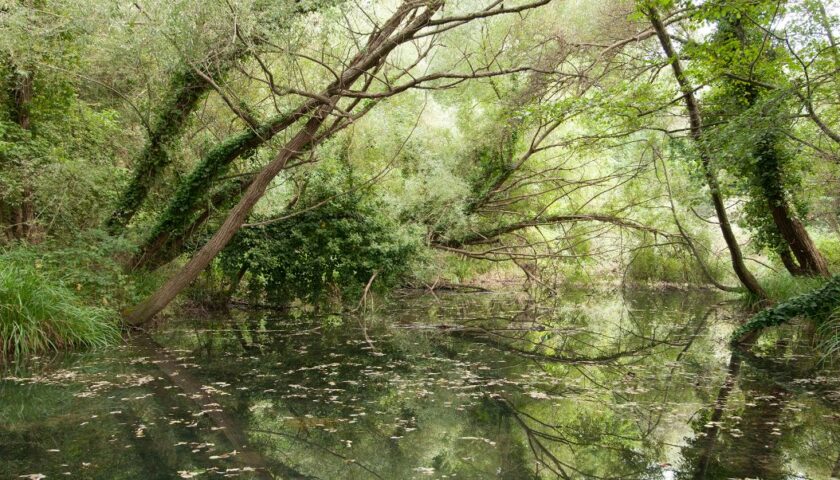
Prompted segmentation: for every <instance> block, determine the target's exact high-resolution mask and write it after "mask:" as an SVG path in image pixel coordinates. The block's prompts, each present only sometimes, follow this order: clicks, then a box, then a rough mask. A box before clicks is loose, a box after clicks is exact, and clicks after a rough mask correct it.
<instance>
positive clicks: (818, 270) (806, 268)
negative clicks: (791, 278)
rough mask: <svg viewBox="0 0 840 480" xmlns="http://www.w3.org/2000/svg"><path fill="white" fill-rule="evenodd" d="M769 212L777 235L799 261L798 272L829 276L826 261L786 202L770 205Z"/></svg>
mask: <svg viewBox="0 0 840 480" xmlns="http://www.w3.org/2000/svg"><path fill="white" fill-rule="evenodd" d="M771 213H772V215H773V222H774V223H775V224H776V228H778V230H779V235H781V236H782V238H783V239H784V240H785V242H786V243H787V244H788V245H789V246H790V250H791V251H792V252H793V255H794V256H795V257H796V260H797V262H798V263H799V272H801V274H803V275H811V276H820V277H825V278H828V277H830V276H831V272H829V270H828V262H826V260H825V257H823V255H822V253H820V251H819V249H818V248H817V246H816V244H815V243H814V241H813V240H812V239H811V236H810V235H808V231H807V230H805V227H804V226H803V225H802V222H800V221H799V219H798V218H796V217H795V216H793V215H792V214H791V212H790V209H789V208H788V205H787V204H786V203H781V204H776V205H772V206H771ZM785 266H787V264H785ZM791 273H792V274H794V275H795V274H796V273H794V272H791Z"/></svg>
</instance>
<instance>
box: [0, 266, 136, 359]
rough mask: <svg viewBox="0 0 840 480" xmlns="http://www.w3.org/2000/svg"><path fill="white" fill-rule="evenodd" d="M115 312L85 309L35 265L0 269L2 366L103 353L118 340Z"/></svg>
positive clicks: (68, 289) (77, 298) (98, 308)
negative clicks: (56, 355) (39, 356)
mask: <svg viewBox="0 0 840 480" xmlns="http://www.w3.org/2000/svg"><path fill="white" fill-rule="evenodd" d="M117 322H118V320H117V316H116V313H115V312H114V311H112V310H109V309H106V308H101V307H91V306H87V305H85V304H84V303H83V301H82V300H81V298H80V297H79V296H78V295H77V294H76V292H74V291H73V290H72V289H70V288H68V287H67V286H65V285H63V284H61V282H58V281H56V280H55V279H51V278H47V276H45V275H44V274H43V273H41V272H39V271H38V268H37V267H36V266H35V265H32V264H26V263H17V262H3V263H2V264H0V363H1V362H2V361H4V360H5V359H7V358H10V357H13V358H19V357H21V356H24V355H28V354H35V353H43V352H47V351H51V350H58V349H60V348H70V347H99V346H104V345H107V344H110V343H113V342H114V341H116V340H117V339H118V338H119V329H118V323H117Z"/></svg>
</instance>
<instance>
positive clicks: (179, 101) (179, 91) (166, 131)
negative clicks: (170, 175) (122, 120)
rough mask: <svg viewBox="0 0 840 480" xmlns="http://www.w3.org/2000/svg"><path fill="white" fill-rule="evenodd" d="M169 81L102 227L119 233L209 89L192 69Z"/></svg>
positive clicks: (150, 185) (179, 73) (148, 189)
mask: <svg viewBox="0 0 840 480" xmlns="http://www.w3.org/2000/svg"><path fill="white" fill-rule="evenodd" d="M181 68H182V70H181V71H179V72H177V73H176V74H175V75H174V76H173V77H172V79H171V80H170V82H169V87H168V91H167V94H166V98H165V100H164V104H163V105H162V106H161V107H160V109H159V110H158V113H157V115H156V118H155V121H154V124H152V126H151V129H150V130H149V138H148V140H147V141H146V145H145V147H143V151H142V152H140V155H139V156H138V157H137V158H136V159H135V160H134V162H133V165H132V168H133V169H134V172H133V175H132V177H131V180H130V181H129V183H128V185H127V186H126V188H125V189H124V190H123V193H122V195H121V196H120V199H119V201H118V202H117V208H116V209H115V210H114V212H113V213H112V214H111V216H110V217H109V218H108V220H107V222H106V224H105V226H106V227H107V229H108V231H109V232H111V233H112V234H119V233H122V231H123V230H124V229H125V227H126V225H128V222H130V221H131V219H132V218H133V217H134V215H135V214H136V213H137V210H139V209H140V206H141V205H142V204H143V201H144V200H146V197H147V196H148V194H149V192H150V191H151V189H152V186H153V185H154V184H155V183H156V182H157V179H158V177H159V176H160V174H161V173H162V172H163V170H164V169H165V168H166V167H167V166H168V165H169V163H170V161H171V160H170V158H169V155H168V154H167V152H166V148H167V146H168V145H169V144H170V143H171V142H172V141H173V140H175V139H176V138H178V137H179V136H180V135H181V132H182V131H183V130H184V128H185V127H186V124H187V119H188V118H189V117H190V114H192V112H193V111H194V110H195V108H196V106H197V105H198V102H199V101H200V100H201V98H202V97H203V96H204V94H206V93H207V92H208V91H209V90H210V89H211V86H210V84H208V83H207V82H206V81H205V79H204V78H203V77H201V76H200V75H198V73H197V72H195V71H194V70H193V68H192V67H188V66H183V67H181Z"/></svg>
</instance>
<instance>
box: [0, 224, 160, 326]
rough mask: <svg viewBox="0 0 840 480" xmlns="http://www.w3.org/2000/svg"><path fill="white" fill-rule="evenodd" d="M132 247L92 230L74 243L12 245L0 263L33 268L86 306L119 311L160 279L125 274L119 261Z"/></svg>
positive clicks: (1, 256) (3, 253)
mask: <svg viewBox="0 0 840 480" xmlns="http://www.w3.org/2000/svg"><path fill="white" fill-rule="evenodd" d="M133 248H134V247H133V245H132V244H131V243H130V242H129V241H127V240H125V239H121V238H114V237H111V236H108V235H107V234H105V233H104V232H102V231H98V230H89V231H85V232H82V233H80V234H79V235H78V236H77V237H76V238H75V239H74V240H73V241H71V242H58V241H55V240H51V241H48V242H45V243H43V244H40V245H12V246H11V247H9V248H7V249H5V250H0V264H3V263H8V264H10V265H32V266H34V267H35V268H37V269H38V271H39V272H41V274H42V275H43V276H44V277H45V278H48V279H50V281H52V282H54V283H56V284H60V285H62V286H64V287H66V288H68V289H70V290H73V291H74V292H75V294H76V295H77V296H79V297H80V298H81V299H83V300H84V301H85V302H86V303H88V304H91V305H101V306H106V307H109V308H112V309H114V310H119V309H122V308H124V307H127V306H131V305H134V304H135V303H136V302H138V301H140V300H141V299H142V298H143V297H144V296H145V295H147V294H148V293H149V292H150V291H151V290H152V289H153V288H154V287H155V286H156V284H157V283H159V280H160V279H159V277H157V276H155V275H151V274H132V275H129V274H127V273H125V271H124V268H123V265H122V264H121V263H120V261H121V260H122V259H125V258H128V257H129V256H130V254H131V252H132V250H133Z"/></svg>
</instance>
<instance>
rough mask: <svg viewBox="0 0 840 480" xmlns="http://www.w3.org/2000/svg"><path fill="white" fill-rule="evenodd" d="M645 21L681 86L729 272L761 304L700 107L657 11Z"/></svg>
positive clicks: (758, 288) (762, 296)
mask: <svg viewBox="0 0 840 480" xmlns="http://www.w3.org/2000/svg"><path fill="white" fill-rule="evenodd" d="M648 18H649V19H650V22H651V24H652V25H653V28H654V30H655V31H656V36H657V38H658V39H659V43H660V44H661V45H662V50H663V51H664V52H665V55H666V56H667V57H668V59H669V61H670V62H671V69H672V70H673V72H674V77H675V78H676V80H677V83H678V84H679V86H680V91H681V92H682V94H683V101H684V102H685V107H686V110H687V111H688V118H689V125H690V130H691V138H692V139H693V140H694V143H695V144H696V146H697V150H698V152H699V154H700V163H701V165H702V167H703V175H704V176H705V178H706V183H707V184H708V186H709V194H710V196H711V197H712V204H713V205H714V207H715V214H716V215H717V219H718V223H719V224H720V231H721V234H723V239H724V241H726V246H727V247H728V249H729V255H730V257H731V260H732V269H733V270H734V271H735V275H737V277H738V280H740V281H741V284H742V285H744V288H746V289H747V290H748V291H749V292H750V293H751V294H753V295H755V296H756V297H758V298H759V299H761V300H765V299H766V298H767V294H766V293H765V292H764V289H762V288H761V285H759V283H758V281H757V280H756V279H755V277H754V276H753V274H752V273H750V271H749V269H747V266H746V264H744V255H743V254H742V253H741V246H740V245H739V244H738V239H737V238H735V234H734V233H733V232H732V225H731V224H730V223H729V216H728V214H727V213H726V205H724V203H723V197H722V195H721V193H720V185H719V184H718V179H717V175H716V174H715V171H714V169H713V167H712V161H711V158H710V156H709V152H708V150H707V149H706V146H705V144H704V141H703V122H702V117H701V115H700V107H699V105H698V104H697V99H696V98H695V97H694V89H693V88H692V86H691V85H690V84H689V82H688V79H687V78H686V76H685V72H684V71H683V69H682V65H681V64H680V59H679V57H678V56H677V53H676V51H675V50H674V46H673V44H672V43H671V37H670V36H669V35H668V32H667V30H665V25H663V23H662V20H661V19H660V18H659V14H658V13H657V11H656V9H654V8H652V7H651V8H650V10H649V11H648Z"/></svg>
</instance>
